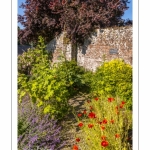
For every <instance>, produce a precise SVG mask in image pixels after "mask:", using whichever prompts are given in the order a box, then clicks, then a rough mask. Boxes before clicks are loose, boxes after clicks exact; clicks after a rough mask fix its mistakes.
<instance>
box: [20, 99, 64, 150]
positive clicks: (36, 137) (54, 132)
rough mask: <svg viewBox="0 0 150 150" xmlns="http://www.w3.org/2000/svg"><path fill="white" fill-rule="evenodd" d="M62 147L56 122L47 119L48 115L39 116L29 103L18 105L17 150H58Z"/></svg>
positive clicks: (62, 143)
mask: <svg viewBox="0 0 150 150" xmlns="http://www.w3.org/2000/svg"><path fill="white" fill-rule="evenodd" d="M64 145H65V142H62V136H61V127H60V126H59V125H58V124H57V121H56V120H52V119H49V115H40V114H39V113H38V112H37V111H36V106H35V105H33V104H32V105H31V103H29V101H26V102H25V101H24V102H22V103H21V104H18V149H19V150H31V149H32V150H33V149H34V150H37V149H40V150H41V149H44V150H48V149H50V150H60V149H61V148H62V147H63V146H64Z"/></svg>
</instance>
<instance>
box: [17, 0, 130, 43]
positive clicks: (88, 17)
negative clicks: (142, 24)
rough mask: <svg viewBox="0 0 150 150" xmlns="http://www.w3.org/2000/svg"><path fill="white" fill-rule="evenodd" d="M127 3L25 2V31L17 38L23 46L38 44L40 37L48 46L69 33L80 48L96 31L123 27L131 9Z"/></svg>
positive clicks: (22, 18) (124, 0)
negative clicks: (58, 37) (124, 17)
mask: <svg viewBox="0 0 150 150" xmlns="http://www.w3.org/2000/svg"><path fill="white" fill-rule="evenodd" d="M127 3H129V1H128V0H26V1H25V3H23V4H22V5H21V6H20V7H21V8H23V9H25V11H24V15H23V16H21V15H18V21H19V22H20V23H21V24H22V25H23V26H24V30H20V31H19V35H18V36H19V39H20V42H25V41H28V42H29V41H35V42H36V41H37V39H38V36H39V35H41V36H43V37H44V38H45V41H47V42H48V41H50V40H51V39H52V38H54V37H55V36H56V35H58V34H60V33H61V32H62V31H66V33H67V37H68V38H69V39H70V40H71V42H72V43H79V44H80V43H83V41H84V39H85V38H86V37H88V36H89V35H90V33H91V32H92V31H93V30H94V29H95V28H98V27H103V28H104V27H110V26H115V25H117V26H119V25H123V24H124V23H125V21H124V20H123V19H121V17H122V16H123V14H124V11H125V10H127V9H128V7H127ZM128 23H130V22H128Z"/></svg>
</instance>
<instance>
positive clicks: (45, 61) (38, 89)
mask: <svg viewBox="0 0 150 150" xmlns="http://www.w3.org/2000/svg"><path fill="white" fill-rule="evenodd" d="M18 60H19V61H18V94H19V102H21V101H22V98H23V97H24V96H25V95H26V94H28V95H29V97H30V99H31V100H32V102H34V103H36V104H37V106H38V107H42V108H43V110H42V111H43V112H44V113H45V114H46V113H49V114H50V116H51V117H53V118H62V117H63V116H65V115H66V113H68V111H69V105H68V100H69V98H71V97H72V96H74V95H75V94H77V93H78V92H79V91H83V89H84V88H85V87H86V83H85V80H84V77H83V75H84V73H85V71H84V69H83V68H82V67H79V66H78V65H77V63H76V62H75V61H64V62H60V63H58V64H56V65H55V64H54V65H52V64H51V63H50V59H49V55H48V52H47V51H46V50H45V46H44V41H43V38H42V37H39V43H38V45H37V47H36V48H35V49H29V50H28V51H27V52H25V53H23V55H21V56H18Z"/></svg>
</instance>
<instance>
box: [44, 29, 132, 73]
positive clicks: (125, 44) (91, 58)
mask: <svg viewBox="0 0 150 150" xmlns="http://www.w3.org/2000/svg"><path fill="white" fill-rule="evenodd" d="M64 38H65V33H62V34H61V35H60V36H59V37H57V38H55V39H53V40H52V41H51V42H50V43H49V44H48V45H47V49H48V50H50V51H53V62H58V61H59V59H60V57H61V56H62V55H63V54H64V55H66V59H67V60H71V50H72V46H71V44H70V43H67V42H64ZM77 50H78V52H77V53H78V55H77V62H78V64H79V65H80V66H83V67H84V68H86V69H88V70H92V71H95V70H96V68H97V67H98V66H100V65H101V64H102V63H103V62H104V60H105V61H110V60H112V59H115V58H122V59H123V60H124V61H125V62H126V63H128V64H131V65H132V26H126V27H113V28H107V29H97V30H95V32H93V33H92V34H91V37H90V38H88V39H85V42H84V44H83V45H82V46H79V47H78V49H77Z"/></svg>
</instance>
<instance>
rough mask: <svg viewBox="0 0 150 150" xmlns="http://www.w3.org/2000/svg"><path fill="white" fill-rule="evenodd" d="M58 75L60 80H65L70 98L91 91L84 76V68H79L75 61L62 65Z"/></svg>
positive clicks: (58, 68) (65, 62) (59, 66)
mask: <svg viewBox="0 0 150 150" xmlns="http://www.w3.org/2000/svg"><path fill="white" fill-rule="evenodd" d="M57 74H59V78H60V79H59V80H62V79H63V80H64V81H65V82H66V87H67V90H68V92H69V94H70V96H74V95H76V94H77V93H78V92H79V91H80V92H87V90H88V89H89V86H88V81H87V80H86V79H85V76H84V75H85V70H84V68H83V67H80V66H78V65H77V62H76V61H74V60H72V61H64V62H62V63H60V64H59V65H58V67H57Z"/></svg>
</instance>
